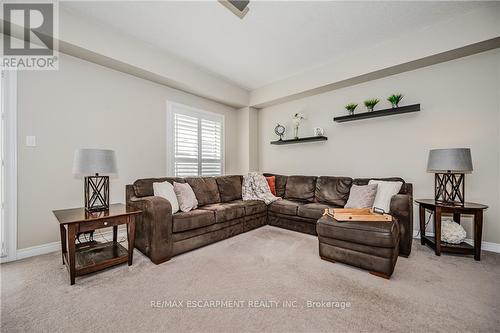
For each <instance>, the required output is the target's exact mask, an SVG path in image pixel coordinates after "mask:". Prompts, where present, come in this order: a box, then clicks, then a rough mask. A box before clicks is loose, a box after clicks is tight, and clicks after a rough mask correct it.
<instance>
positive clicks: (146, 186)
mask: <svg viewBox="0 0 500 333" xmlns="http://www.w3.org/2000/svg"><path fill="white" fill-rule="evenodd" d="M174 181H175V182H177V183H184V179H183V178H178V177H163V178H143V179H138V180H136V181H135V182H134V185H133V186H134V192H135V196H136V197H138V198H141V197H149V196H152V195H154V191H153V183H163V182H169V183H170V184H172V185H173V184H174Z"/></svg>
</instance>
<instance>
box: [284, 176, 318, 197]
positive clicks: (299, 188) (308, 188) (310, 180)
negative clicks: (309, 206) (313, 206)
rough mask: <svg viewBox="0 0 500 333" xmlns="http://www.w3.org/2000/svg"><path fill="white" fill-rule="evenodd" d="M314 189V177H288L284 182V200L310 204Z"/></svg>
mask: <svg viewBox="0 0 500 333" xmlns="http://www.w3.org/2000/svg"><path fill="white" fill-rule="evenodd" d="M315 189H316V177H314V176H290V177H288V179H287V181H286V189H285V198H286V199H291V200H301V201H309V202H312V201H313V200H314V191H315Z"/></svg>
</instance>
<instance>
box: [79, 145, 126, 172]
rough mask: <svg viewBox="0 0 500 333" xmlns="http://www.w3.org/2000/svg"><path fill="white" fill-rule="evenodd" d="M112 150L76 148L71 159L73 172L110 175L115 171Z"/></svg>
mask: <svg viewBox="0 0 500 333" xmlns="http://www.w3.org/2000/svg"><path fill="white" fill-rule="evenodd" d="M117 172H118V171H117V168H116V156H115V151H114V150H109V149H78V150H76V151H75V158H74V160H73V173H74V174H76V175H95V174H101V175H102V174H104V175H111V174H115V173H117Z"/></svg>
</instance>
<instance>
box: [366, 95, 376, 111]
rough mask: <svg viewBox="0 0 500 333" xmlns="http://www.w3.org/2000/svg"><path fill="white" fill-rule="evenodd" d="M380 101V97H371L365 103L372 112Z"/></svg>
mask: <svg viewBox="0 0 500 333" xmlns="http://www.w3.org/2000/svg"><path fill="white" fill-rule="evenodd" d="M378 102H380V100H379V99H378V98H370V99H367V100H366V101H365V102H364V103H365V106H366V108H367V109H368V111H369V112H371V111H373V108H374V107H375V105H377V103H378Z"/></svg>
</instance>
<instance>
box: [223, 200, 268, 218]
mask: <svg viewBox="0 0 500 333" xmlns="http://www.w3.org/2000/svg"><path fill="white" fill-rule="evenodd" d="M231 202H232V203H238V204H241V205H243V206H244V207H245V215H246V216H248V215H254V214H259V213H265V212H266V211H267V206H266V204H265V203H264V201H261V200H236V201H231Z"/></svg>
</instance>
